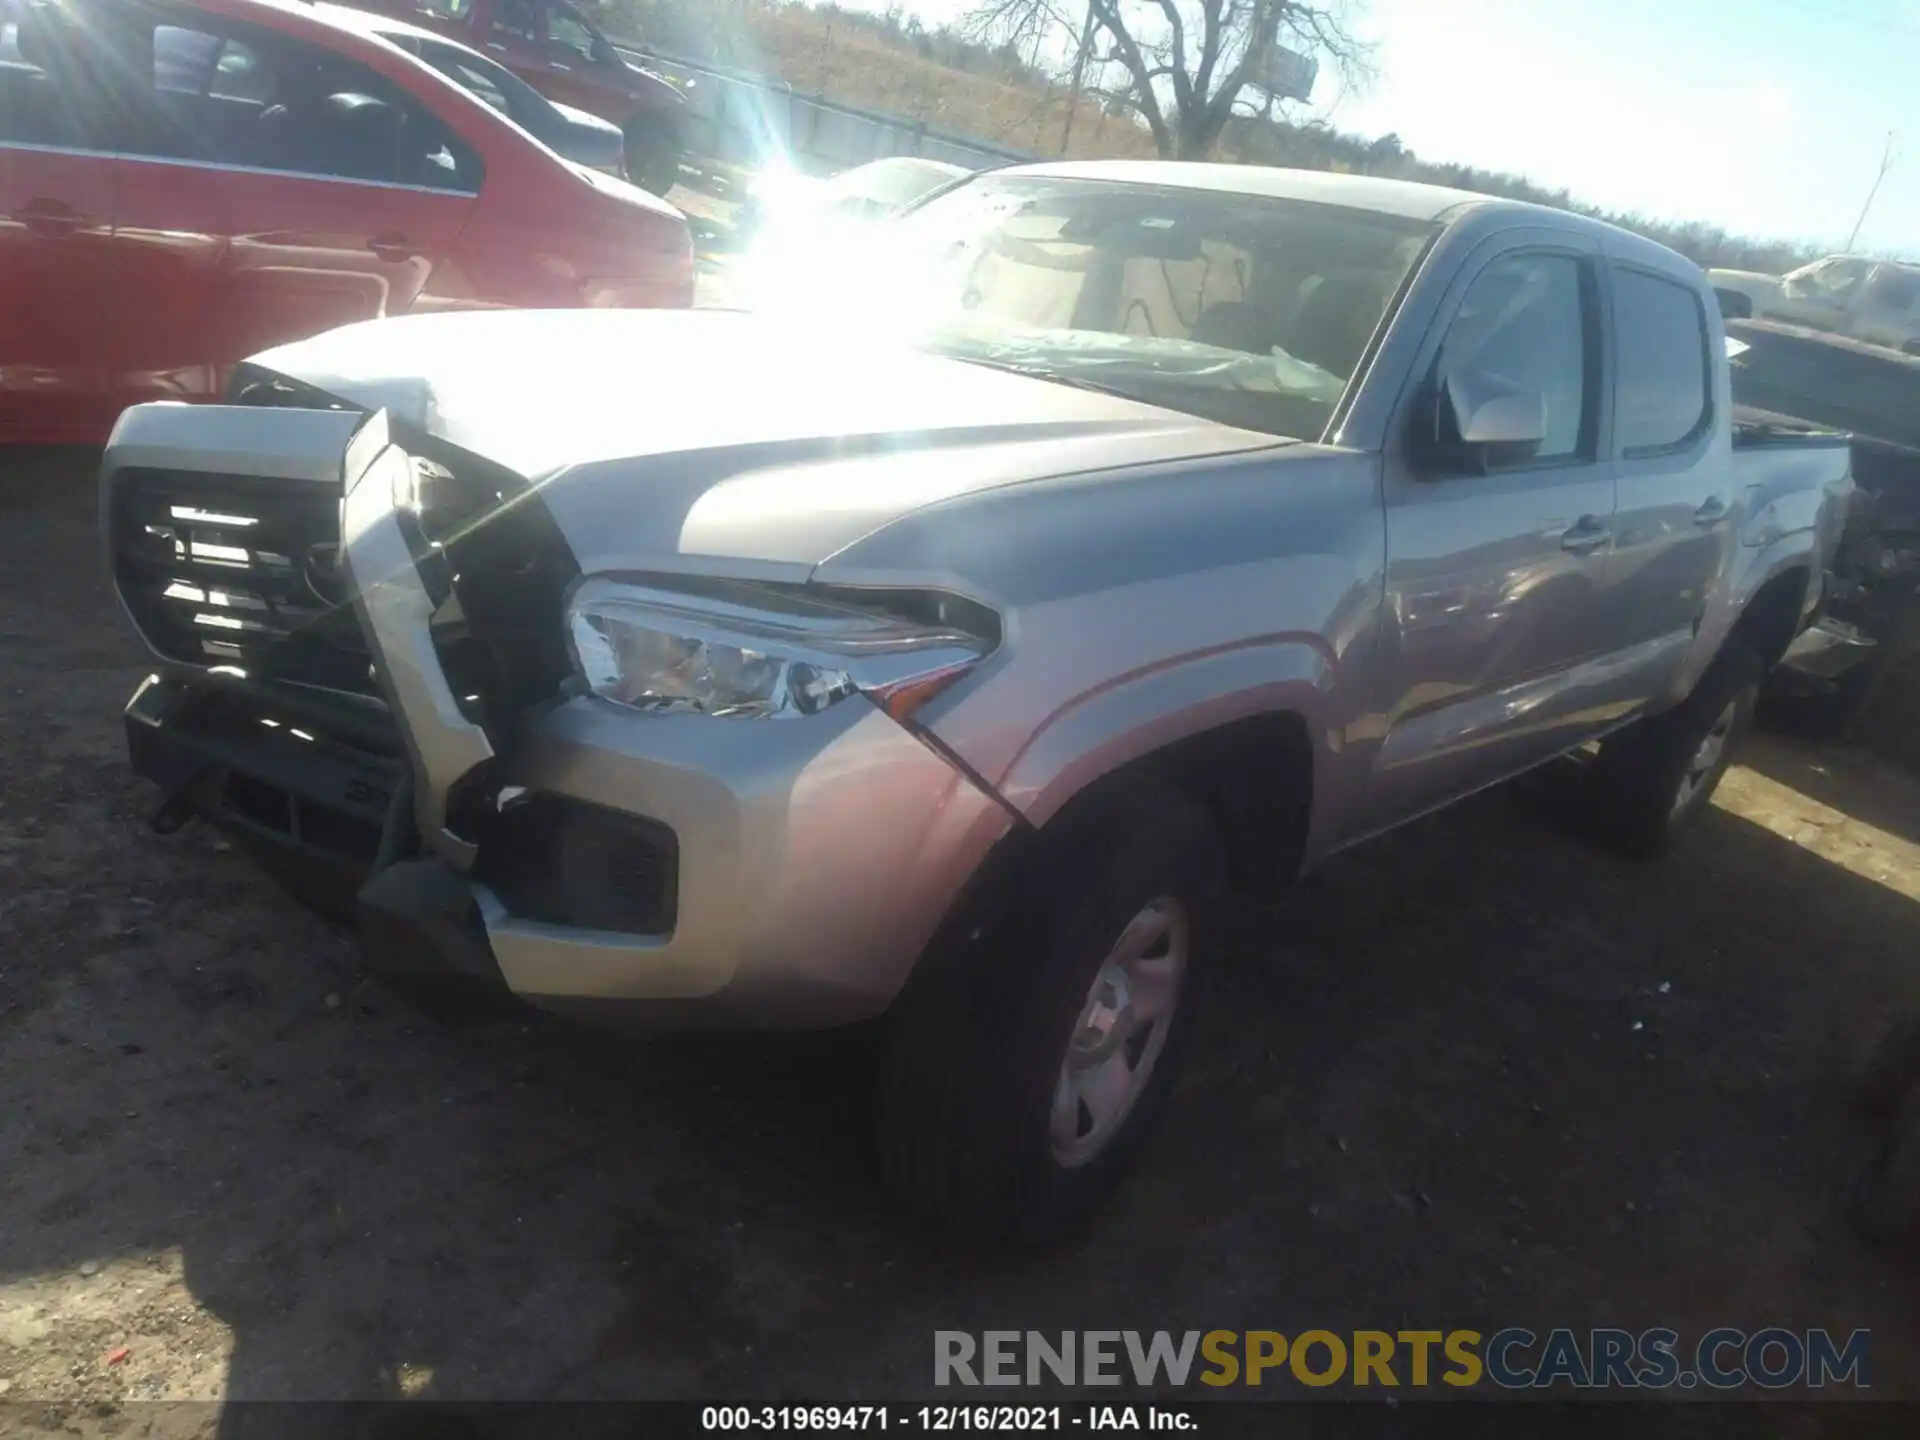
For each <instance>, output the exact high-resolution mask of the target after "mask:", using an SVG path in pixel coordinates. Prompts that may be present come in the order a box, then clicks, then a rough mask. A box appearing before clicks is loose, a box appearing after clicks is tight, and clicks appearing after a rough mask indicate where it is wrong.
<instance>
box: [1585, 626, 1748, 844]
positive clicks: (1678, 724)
mask: <svg viewBox="0 0 1920 1440" xmlns="http://www.w3.org/2000/svg"><path fill="white" fill-rule="evenodd" d="M1729 643H1730V644H1731V645H1733V646H1735V647H1737V648H1731V649H1729V650H1727V651H1726V652H1725V653H1723V654H1722V655H1721V656H1720V657H1719V658H1718V659H1717V660H1715V661H1714V663H1713V665H1712V666H1711V667H1710V668H1709V669H1708V671H1707V673H1706V674H1705V675H1703V676H1701V678H1700V683H1699V684H1698V685H1696V686H1695V687H1694V691H1693V694H1691V695H1689V696H1688V697H1687V698H1686V699H1685V700H1684V701H1682V702H1681V703H1680V704H1679V705H1677V706H1675V707H1674V708H1673V709H1672V710H1669V711H1667V712H1666V713H1665V714H1662V715H1656V716H1653V717H1651V718H1649V719H1646V720H1642V721H1640V722H1638V723H1637V724H1634V725H1632V726H1629V727H1628V728H1627V729H1625V730H1623V731H1621V732H1619V733H1618V734H1616V735H1613V736H1610V737H1609V738H1608V739H1606V740H1605V741H1603V742H1602V743H1601V745H1600V754H1599V757H1598V758H1597V759H1596V761H1595V762H1594V765H1593V768H1592V771H1591V774H1590V777H1589V778H1590V780H1591V783H1592V785H1593V787H1594V790H1593V800H1594V805H1595V810H1596V817H1595V818H1596V819H1597V820H1598V822H1599V824H1600V828H1601V833H1602V835H1603V837H1604V838H1605V839H1606V840H1607V841H1608V842H1609V843H1611V844H1612V845H1613V846H1614V848H1615V849H1617V850H1619V851H1621V852H1622V853H1623V854H1626V855H1630V856H1633V857H1635V858H1638V859H1650V858H1652V857H1654V856H1657V855H1663V854H1665V853H1666V852H1667V851H1668V850H1670V849H1672V848H1673V846H1674V845H1675V844H1676V843H1678V842H1679V840H1680V839H1681V837H1682V836H1684V835H1685V834H1686V833H1687V831H1689V830H1690V829H1692V828H1693V826H1694V825H1695V824H1696V823H1698V821H1699V819H1700V816H1701V815H1702V814H1704V813H1705V812H1706V808H1707V805H1708V802H1709V801H1711V800H1712V798H1713V792H1714V790H1715V789H1716V788H1717V787H1718V786H1719V784H1720V777H1721V776H1723V775H1724V774H1726V771H1727V766H1728V765H1730V764H1732V762H1733V751H1734V747H1735V746H1736V745H1737V744H1738V742H1739V740H1740V737H1741V736H1742V735H1744V734H1745V733H1746V730H1747V727H1748V725H1749V724H1750V723H1751V722H1752V720H1753V707H1754V702H1755V701H1756V700H1757V699H1758V698H1759V694H1760V678H1761V673H1762V671H1763V669H1764V668H1765V667H1764V665H1763V663H1762V661H1761V658H1760V655H1759V652H1758V651H1756V650H1753V649H1751V648H1749V647H1747V646H1745V645H1740V644H1739V642H1738V641H1733V642H1729Z"/></svg>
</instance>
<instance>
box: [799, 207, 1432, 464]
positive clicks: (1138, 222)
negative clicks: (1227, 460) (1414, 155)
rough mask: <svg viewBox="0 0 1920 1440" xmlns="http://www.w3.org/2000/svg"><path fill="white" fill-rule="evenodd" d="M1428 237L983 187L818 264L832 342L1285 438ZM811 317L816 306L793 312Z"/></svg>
mask: <svg viewBox="0 0 1920 1440" xmlns="http://www.w3.org/2000/svg"><path fill="white" fill-rule="evenodd" d="M1433 233H1434V227H1433V226H1431V225H1429V224H1425V223H1419V222H1414V221H1409V220H1404V219H1400V218H1397V217H1394V216H1389V215H1381V214H1376V213H1373V212H1370V211H1358V210H1346V209H1340V208H1336V207H1332V206H1325V205H1314V204H1307V203H1304V202H1300V201H1291V200H1272V199H1264V198H1260V197H1256V196H1249V195H1243V194H1232V193H1223V192H1215V191H1208V190H1198V189H1184V188H1165V189H1162V188H1158V187H1150V186H1143V185H1130V184H1124V183H1113V182H1105V181H1087V180H1065V179H1049V178H1044V177H1037V176H1028V177H1022V176H1018V175H1008V176H991V175H989V176H983V177H982V178H980V179H979V180H976V181H972V182H970V183H968V184H964V185H961V186H958V187H957V188H955V189H952V190H949V191H946V192H945V193H944V194H941V195H937V196H935V197H934V198H933V199H932V200H930V201H928V202H927V203H926V204H924V205H921V206H919V207H917V208H915V209H912V210H909V211H907V212H906V213H905V214H903V215H901V216H900V217H898V218H896V219H894V220H892V221H889V222H887V223H885V224H883V225H880V226H878V227H872V233H871V235H870V237H869V238H866V239H862V238H860V237H858V236H856V235H854V234H851V233H849V234H846V235H840V236H837V237H835V242H834V247H833V248H834V251H835V253H834V254H832V255H830V256H823V257H820V262H819V263H820V264H821V265H823V266H826V267H828V268H831V267H833V266H836V265H838V266H846V267H847V269H846V270H845V271H844V272H843V273H844V276H845V283H844V284H838V285H831V286H821V285H820V284H819V283H818V282H819V279H820V277H819V275H818V274H817V273H816V274H814V275H812V276H811V279H812V281H813V283H812V284H811V285H810V286H806V287H797V288H806V289H810V290H811V291H812V293H813V295H814V296H816V297H819V296H822V295H828V294H830V295H831V296H832V297H833V299H832V300H831V301H830V302H828V303H831V305H832V307H833V309H832V315H833V320H834V323H835V325H836V326H842V325H844V324H847V323H853V324H857V325H863V326H866V327H870V328H871V329H872V330H875V331H883V332H886V333H887V334H888V335H889V336H890V337H891V338H893V339H896V340H903V341H904V342H905V343H907V344H909V345H912V346H914V347H916V348H920V349H925V350H930V351H933V352H935V353H938V354H942V355H948V356H951V357H954V358H956V359H961V360H968V361H973V362H975V363H978V364H983V365H991V366H996V367H1000V368H1005V369H1012V370H1019V371H1021V372H1024V373H1029V374H1033V375H1037V376H1040V377H1042V378H1045V379H1053V380H1059V381H1061V382H1063V383H1069V384H1083V385H1091V386H1095V387H1098V388H1101V389H1106V390H1112V391H1115V392H1117V393H1120V394H1123V395H1126V396H1129V397H1131V398H1135V399H1138V400H1141V401H1144V402H1146V403H1148V404H1152V405H1159V406H1164V407H1166V408H1168V409H1173V410H1181V411H1185V412H1187V413H1189V414H1193V415H1200V416H1204V417H1206V418H1209V419H1214V420H1218V421H1221V422H1222V423H1225V424H1230V425H1236V426H1241V427H1244V428H1247V429H1255V430H1263V431H1268V432H1271V433H1275V434H1281V435H1290V436H1297V437H1303V438H1308V439H1312V438H1317V437H1318V436H1319V435H1320V434H1321V433H1322V432H1323V431H1324V430H1325V429H1326V427H1327V424H1328V422H1329V421H1330V420H1331V418H1332V416H1333V412H1334V409H1335V407H1336V406H1337V405H1338V404H1339V402H1340V397H1341V396H1342V394H1343V393H1344V392H1345V390H1346V388H1347V383H1348V380H1349V378H1350V377H1351V376H1352V374H1353V371H1354V368H1355V366H1356V365H1357V364H1358V363H1359V359H1360V356H1361V353H1362V352H1363V351H1364V350H1365V348H1366V346H1367V343H1368V341H1369V340H1370V339H1371V337H1372V335H1373V332H1374V330H1375V328H1376V327H1377V326H1378V325H1379V323H1380V319H1381V316H1382V315H1383V314H1384V313H1385V311H1386V309H1387V306H1388V305H1389V304H1390V303H1391V301H1392V299H1393V297H1394V295H1395V294H1396V293H1397V292H1398V290H1399V288H1400V285H1401V282H1402V281H1403V280H1404V279H1405V278H1406V275H1407V273H1408V271H1409V270H1410V269H1411V268H1412V266H1413V264H1414V262H1415V260H1416V259H1417V258H1418V256H1419V255H1420V253H1421V251H1422V250H1423V248H1424V247H1425V245H1426V243H1427V241H1428V240H1429V239H1430V238H1431V236H1432V235H1433ZM798 303H814V304H818V303H821V301H820V300H818V299H815V300H813V301H811V302H807V301H804V300H802V301H799V302H798Z"/></svg>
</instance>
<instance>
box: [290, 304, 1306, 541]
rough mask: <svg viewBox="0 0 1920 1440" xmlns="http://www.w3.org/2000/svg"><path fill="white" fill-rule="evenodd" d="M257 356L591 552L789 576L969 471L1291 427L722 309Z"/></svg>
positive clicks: (1036, 469)
mask: <svg viewBox="0 0 1920 1440" xmlns="http://www.w3.org/2000/svg"><path fill="white" fill-rule="evenodd" d="M252 364H253V365H254V366H255V367H257V368H259V369H264V370H268V371H272V372H275V373H277V374H279V375H283V376H285V377H287V378H289V379H292V380H297V381H299V382H301V383H304V384H306V385H310V386H313V387H314V388H315V389H318V390H321V391H323V392H325V393H327V394H329V395H331V396H334V397H336V398H337V399H339V400H341V401H344V402H346V403H348V404H351V405H354V406H357V407H360V408H364V409H367V410H375V409H385V410H387V411H388V412H389V413H390V415H391V416H392V417H393V418H394V420H395V421H397V422H398V423H399V424H401V425H402V426H404V427H406V428H408V429H412V430H415V431H420V432H424V433H426V434H428V435H432V436H435V437H437V438H439V439H441V440H444V441H446V442H447V443H449V444H450V445H453V446H455V447H457V448H458V449H460V450H463V451H466V452H469V453H471V454H474V455H478V456H480V457H482V458H484V459H486V460H490V461H492V462H494V463H496V464H499V465H502V466H505V467H506V468H507V469H509V470H512V471H514V472H515V473H517V474H519V475H521V476H523V477H525V478H526V479H527V480H529V481H531V482H532V483H533V484H534V485H535V486H536V487H537V488H538V489H539V491H540V494H541V497H542V499H543V500H544V501H545V503H546V506H547V508H548V510H549V511H551V512H552V514H553V517H554V519H555V521H556V522H557V523H558V525H559V527H560V530H561V533H562V534H563V535H564V536H565V537H566V539H567V541H568V544H569V545H570V546H571V547H572V548H573V550H574V554H575V557H576V558H577V559H578V561H579V563H580V566H581V568H582V569H583V570H586V571H594V570H611V569H656V570H684V571H690V572H703V571H706V572H711V571H725V572H726V573H730V574H739V575H743V576H750V575H754V574H760V575H764V576H766V577H767V578H793V577H794V575H795V573H796V572H797V571H798V572H805V571H811V569H812V568H813V567H814V566H815V565H816V564H818V563H819V562H820V561H822V560H824V559H826V558H827V557H828V556H830V555H832V554H834V553H835V552H836V551H838V550H841V549H843V548H845V547H846V546H847V545H850V544H852V543H853V542H854V541H856V540H858V539H860V538H861V537H862V536H865V535H868V534H870V533H872V532H873V531H874V530H877V529H879V528H880V527H882V526H884V525H886V524H888V523H890V522H891V521H893V520H896V519H898V518H900V517H901V516H903V515H906V514H909V513H911V512H912V511H914V510H917V509H920V508H922V507H924V506H927V505H933V504H937V503H939V502H940V501H943V500H949V499H953V498H955V497H958V496H961V495H964V494H968V493H971V492H974V491H979V490H985V489H990V488H994V487H997V486H1004V485H1016V484H1021V483H1023V482H1028V481H1034V480H1041V479H1047V478H1052V477H1057V476H1062V475H1072V474H1080V473H1085V472H1088V471H1097V470H1106V469H1114V468H1118V467H1123V466H1137V465H1149V464H1164V463H1168V462H1172V461H1178V460H1187V459H1193V458H1197V457H1202V456H1209V455H1221V454H1227V453H1232V452H1235V451H1244V450H1254V449H1261V448H1267V447H1273V446H1279V445H1285V444H1289V443H1293V442H1289V441H1286V440H1283V439H1281V438H1278V437H1276V436H1272V435H1266V434H1260V433H1256V432H1253V431H1247V430H1239V429H1234V428H1232V427H1229V426H1224V425H1220V424H1216V423H1214V422H1211V421H1207V420H1202V419H1198V418H1195V417H1192V416H1188V415H1184V414H1180V413H1177V412H1174V411H1169V410H1163V409H1159V408H1157V407H1155V406H1151V405H1145V404H1141V403H1138V402H1136V401H1132V400H1126V399H1121V398H1118V397H1115V396H1111V395H1105V394H1100V393H1097V392H1093V391H1087V390H1081V389H1076V388H1072V387H1069V386H1066V385H1061V384H1057V383H1053V382H1049V381H1045V380H1038V379H1033V378H1030V377H1027V376H1023V375H1015V374H1009V373H1007V372H1005V371H999V370H990V369H987V368H985V367H983V366H979V365H973V364H967V363H963V362H960V361H957V360H948V359H942V358H940V357H937V356H932V355H926V354H922V353H919V352H916V351H911V350H903V349H898V348H893V347H888V346H883V345H877V344H870V343H863V342H861V341H860V340H858V339H855V338H850V337H845V336H839V337H836V336H829V335H823V334H821V333H820V331H819V329H818V328H817V327H814V328H802V327H800V326H798V325H796V324H793V323H791V322H786V321H781V320H778V319H775V318H772V317H762V316H755V315H750V314H745V313H742V312H735V311H721V310H705V311H701V310H690V311H667V310H660V311H519V312H500V313H491V314H449V315H436V316H417V317H408V318H405V319H398V320H382V321H371V322H367V323H365V324H360V325H350V326H346V327H343V328H341V329H339V330H333V331H329V332H328V333H326V334H324V335H320V336H317V337H315V338H314V339H311V340H307V341H302V342H300V343H298V344H295V345H288V346H283V347H280V348H279V349H275V350H270V351H267V352H265V353H264V354H261V355H259V356H257V357H255V359H254V360H253V361H252Z"/></svg>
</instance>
